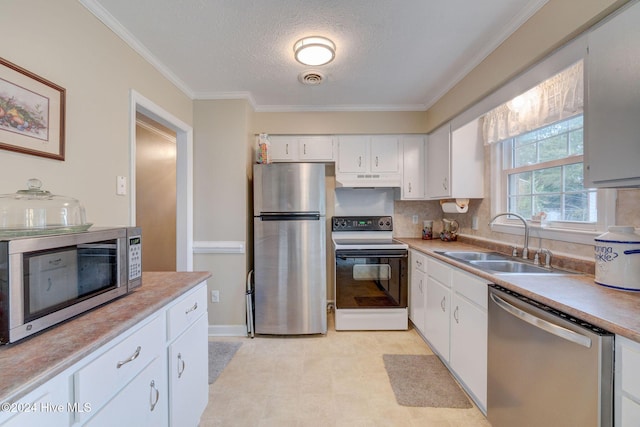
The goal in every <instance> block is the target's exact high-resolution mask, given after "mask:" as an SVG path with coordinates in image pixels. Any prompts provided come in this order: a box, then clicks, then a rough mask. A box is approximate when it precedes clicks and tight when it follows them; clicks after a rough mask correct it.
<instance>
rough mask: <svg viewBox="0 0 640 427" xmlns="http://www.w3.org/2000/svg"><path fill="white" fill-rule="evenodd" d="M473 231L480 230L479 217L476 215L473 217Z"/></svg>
mask: <svg viewBox="0 0 640 427" xmlns="http://www.w3.org/2000/svg"><path fill="white" fill-rule="evenodd" d="M471 229H472V230H477V229H478V215H474V216H472V217H471Z"/></svg>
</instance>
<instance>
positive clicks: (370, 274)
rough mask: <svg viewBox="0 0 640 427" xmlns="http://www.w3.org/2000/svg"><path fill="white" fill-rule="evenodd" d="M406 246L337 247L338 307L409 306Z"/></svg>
mask: <svg viewBox="0 0 640 427" xmlns="http://www.w3.org/2000/svg"><path fill="white" fill-rule="evenodd" d="M407 265H408V251H407V250H406V249H344V250H336V308H337V309H347V308H369V309H371V308H380V309H385V308H406V307H407V300H408V298H407V283H408V278H407V268H408V267H407Z"/></svg>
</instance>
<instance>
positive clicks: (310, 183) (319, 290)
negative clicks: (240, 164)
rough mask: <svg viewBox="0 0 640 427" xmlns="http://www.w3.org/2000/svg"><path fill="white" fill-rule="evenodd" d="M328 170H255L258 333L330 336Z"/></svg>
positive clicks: (276, 166)
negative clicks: (328, 313)
mask: <svg viewBox="0 0 640 427" xmlns="http://www.w3.org/2000/svg"><path fill="white" fill-rule="evenodd" d="M324 174H325V167H324V164H321V163H272V164H261V165H254V167H253V212H254V218H253V224H254V231H253V233H254V298H255V304H254V310H255V316H254V319H255V332H256V333H258V334H275V335H301V334H324V333H326V332H327V272H326V271H327V270H326V268H327V266H326V221H325V212H326V209H325V184H324V179H325V178H324Z"/></svg>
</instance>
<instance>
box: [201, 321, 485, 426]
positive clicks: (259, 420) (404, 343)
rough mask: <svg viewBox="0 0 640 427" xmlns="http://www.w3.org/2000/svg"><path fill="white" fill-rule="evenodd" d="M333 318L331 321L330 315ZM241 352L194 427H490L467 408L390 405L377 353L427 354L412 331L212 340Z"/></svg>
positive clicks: (331, 332)
mask: <svg viewBox="0 0 640 427" xmlns="http://www.w3.org/2000/svg"><path fill="white" fill-rule="evenodd" d="M329 317H330V318H331V316H329ZM210 339H211V340H230V341H241V342H242V346H241V347H240V349H239V350H238V352H237V353H236V354H235V356H234V358H233V359H232V360H231V362H229V364H228V365H227V367H226V368H225V370H224V371H223V372H222V374H221V375H220V377H218V380H217V381H216V382H215V383H214V384H212V385H211V386H210V387H209V405H208V406H207V408H206V410H205V412H204V414H203V416H202V419H201V422H200V427H213V426H216V427H227V426H229V427H244V426H246V427H249V426H251V427H255V426H259V427H263V426H278V427H289V426H295V427H298V426H300V427H302V426H305V427H306V426H310V427H316V426H335V427H340V426H349V427H358V426H427V427H431V426H433V427H453V426H455V427H458V426H465V427H466V426H470V427H476V426H483V427H489V423H488V422H487V421H486V419H485V417H484V416H483V415H482V413H481V412H480V411H479V410H478V409H477V408H476V407H475V406H474V407H473V408H471V409H449V408H415V407H405V406H400V405H398V404H397V403H396V400H395V396H394V394H393V390H392V389H391V385H390V383H389V380H388V377H387V373H386V371H385V368H384V363H383V361H382V355H383V354H431V350H430V349H429V347H428V346H427V345H426V344H425V343H424V341H423V340H422V338H421V337H420V336H419V335H418V334H417V333H416V331H415V330H413V329H410V330H408V331H360V332H348V331H339V332H336V331H335V330H334V329H333V325H332V321H331V320H330V321H329V332H328V333H327V335H326V336H308V337H264V336H261V337H256V338H254V339H250V338H242V337H237V338H236V337H233V338H231V337H225V338H219V337H212V338H210Z"/></svg>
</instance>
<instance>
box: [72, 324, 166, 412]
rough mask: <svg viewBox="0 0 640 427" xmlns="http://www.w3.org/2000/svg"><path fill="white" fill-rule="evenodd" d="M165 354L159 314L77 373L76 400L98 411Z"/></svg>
mask: <svg viewBox="0 0 640 427" xmlns="http://www.w3.org/2000/svg"><path fill="white" fill-rule="evenodd" d="M163 353H164V318H162V317H160V316H158V317H156V318H155V319H154V320H152V321H151V322H150V323H148V324H147V325H145V326H143V327H142V328H141V329H139V330H137V331H136V332H134V333H133V334H132V335H130V336H129V337H128V338H125V339H124V340H123V341H121V342H120V343H119V344H116V345H115V347H113V348H111V349H109V350H107V351H106V352H105V353H104V354H103V355H102V356H100V357H98V358H97V359H96V360H94V361H93V362H91V363H90V364H89V365H87V366H85V367H84V368H82V369H80V370H79V371H78V372H76V373H75V375H74V386H75V392H74V394H75V401H76V402H79V403H80V405H83V404H85V403H89V404H91V408H92V410H93V411H96V410H98V409H99V408H100V407H102V405H104V403H106V402H107V401H108V400H109V399H111V398H112V397H113V395H114V394H116V393H117V392H118V391H120V390H121V389H122V388H123V387H124V386H125V385H126V384H127V383H128V382H129V381H131V380H132V379H133V378H134V377H135V376H136V375H137V374H138V373H140V372H141V371H142V370H143V369H144V368H145V367H146V366H147V365H149V363H151V362H152V361H153V360H154V359H155V358H157V357H158V356H159V355H162V354H163ZM77 416H78V418H80V419H82V418H84V417H85V414H84V413H79V414H77Z"/></svg>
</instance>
